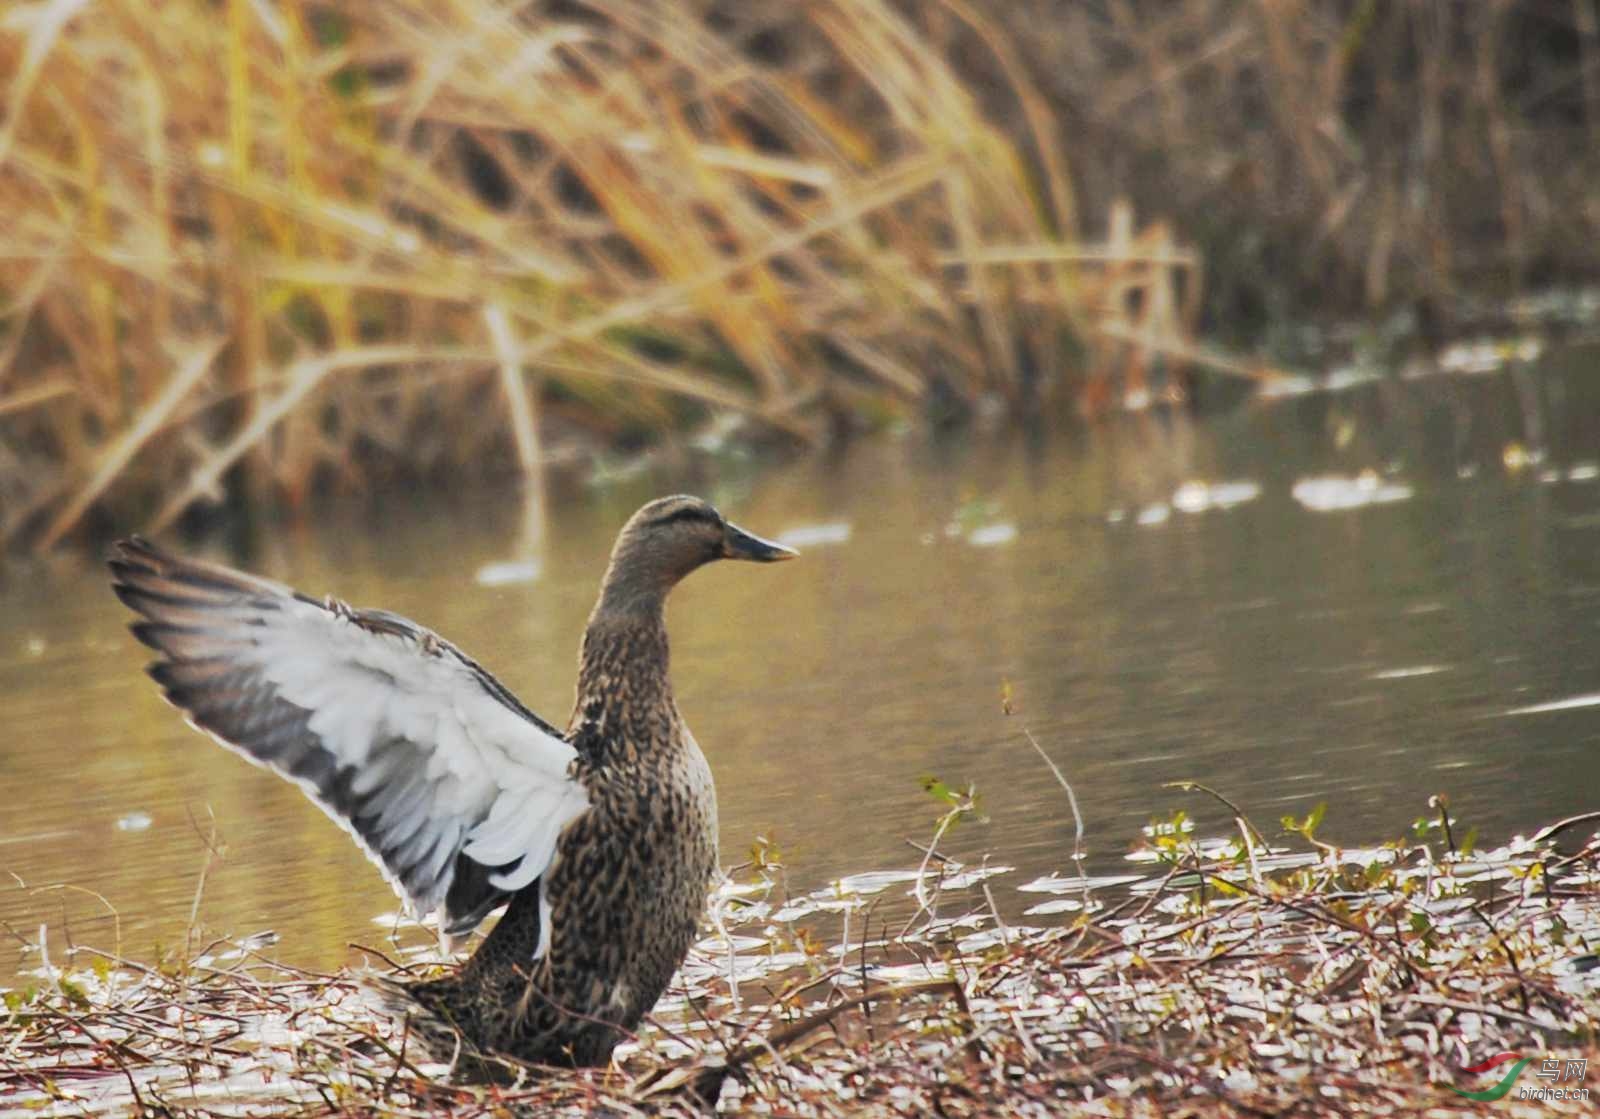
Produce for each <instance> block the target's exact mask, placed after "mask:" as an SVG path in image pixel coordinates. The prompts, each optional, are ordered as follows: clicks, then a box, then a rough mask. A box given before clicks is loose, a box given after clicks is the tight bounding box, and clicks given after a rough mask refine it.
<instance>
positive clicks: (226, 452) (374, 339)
mask: <svg viewBox="0 0 1600 1119" xmlns="http://www.w3.org/2000/svg"><path fill="white" fill-rule="evenodd" d="M1597 35H1600V32H1597V12H1596V6H1595V4H1594V3H1593V2H1592V0H1573V2H1571V3H1568V2H1565V0H1561V2H1557V0H1544V2H1539V0H1525V2H1521V3H1517V2H1513V0H1487V2H1485V3H1482V4H1460V3H1455V2H1451V0H1394V2H1386V3H1378V2H1374V0H1355V2H1336V0H1255V2H1252V3H1243V4H1240V3H1224V2H1222V0H1183V2H1179V3H1161V2H1153V0H1152V2H1143V0H1103V2H1083V3H1051V2H1044V0H1005V2H1004V3H1001V4H999V5H997V6H993V7H990V6H982V5H971V4H968V3H965V2H964V0H937V2H932V0H930V2H924V3H890V2H888V0H808V2H806V3H801V4H793V3H778V2H768V0H755V2H737V3H736V2H732V0H724V2H711V0H592V2H587V3H585V2H574V0H539V2H534V3H515V4H512V3H496V2H493V0H457V2H454V3H446V4H436V3H431V2H426V3H425V2H423V0H374V2H372V3H367V4H363V5H326V4H317V3H311V2H307V0H283V2H279V3H261V2H252V0H226V2H223V3H217V4H202V3H199V2H197V0H185V2H176V3H159V2H156V0H115V2H113V0H104V2H100V3H89V2H85V0H75V2H74V0H54V2H49V0H36V2H32V3H19V4H14V5H11V6H9V7H8V8H7V10H6V13H5V15H4V17H3V19H0V74H3V75H6V76H7V77H6V79H5V82H4V87H3V90H0V96H3V98H4V101H3V109H4V115H3V118H0V208H3V212H4V213H5V215H6V218H5V220H4V222H3V223H0V542H5V543H10V544H12V545H13V546H15V545H16V544H17V543H19V542H22V543H27V544H31V545H35V546H41V545H42V546H48V545H50V544H52V543H54V542H55V541H57V540H59V539H60V538H61V537H63V536H64V535H66V534H68V533H71V532H74V531H78V530H79V529H80V528H81V527H82V525H83V524H84V523H85V521H86V519H88V520H89V521H91V522H92V520H93V518H94V517H95V516H105V517H107V518H109V519H111V520H114V521H115V522H117V523H120V524H126V523H128V522H129V521H137V522H138V523H141V524H143V525H145V526H147V527H160V526H161V525H163V524H166V523H168V522H170V521H172V520H173V519H174V518H176V517H178V516H179V515H181V514H182V513H183V512H184V511H185V510H187V509H189V508H190V507H192V506H193V505H194V504H195V503H196V502H198V501H203V500H208V499H213V498H216V497H219V496H222V495H224V494H225V493H229V492H231V493H232V494H233V496H235V497H236V498H241V499H245V500H249V499H255V498H265V497H271V498H275V499H288V500H290V501H291V502H293V501H298V500H300V499H302V498H303V497H305V496H306V495H307V494H309V493H310V492H312V491H313V490H315V489H318V488H322V487H327V486H334V487H344V488H349V489H357V490H362V489H366V488H368V487H370V486H372V485H374V484H376V483H378V482H380V481H381V480H382V479H383V478H384V477H386V476H388V475H389V474H391V473H394V472H403V473H405V474H406V475H408V476H413V477H414V476H419V475H420V476H428V475H435V476H439V475H445V476H450V477H456V476H459V475H460V474H461V473H462V472H463V471H469V472H481V473H496V472H504V471H506V470H507V469H521V470H523V471H530V472H531V471H533V470H535V469H537V468H538V465H539V464H540V463H542V462H544V461H548V460H550V459H560V458H568V459H572V458H578V459H582V458H584V457H586V456H588V455H590V454H592V453H593V451H594V450H595V449H596V448H602V447H616V446H619V445H622V446H626V445H629V444H633V443H637V442H638V441H640V440H643V439H646V438H648V437H649V436H650V435H651V433H654V432H659V431H662V430H682V429H684V428H688V427H694V426H697V425H699V424H700V423H702V422H703V421H705V420H707V419H708V418H709V417H712V416H713V415H729V414H731V415H737V416H742V417H747V418H748V419H750V420H752V421H755V423H754V424H753V425H752V428H751V430H752V431H757V432H761V433H769V434H770V433H780V434H781V435H782V436H784V437H786V438H790V439H793V440H797V441H800V442H804V443H817V442H820V441H823V440H825V439H827V438H829V437H830V435H832V434H833V433H835V432H836V431H838V430H839V429H840V428H842V427H851V426H862V425H867V426H871V425H874V424H878V423H882V422H884V421H886V420H889V419H892V418H894V417H897V416H902V415H909V416H916V415H929V416H933V417H935V418H938V417H942V416H947V415H959V414H962V413H964V412H967V411H970V410H971V409H972V408H973V407H974V406H975V405H976V404H977V403H978V402H980V401H981V400H985V399H993V400H996V401H1000V402H1002V403H1004V404H1006V405H1008V406H1010V407H1011V408H1013V409H1015V410H1019V411H1027V412H1039V411H1041V410H1044V409H1052V408H1053V407H1054V405H1055V404H1058V403H1065V404H1067V405H1069V406H1077V407H1079V408H1080V409H1086V410H1088V411H1090V412H1094V411H1097V410H1099V409H1100V408H1102V407H1103V406H1104V405H1105V403H1106V402H1107V401H1108V400H1110V399H1112V396H1111V391H1112V389H1113V388H1115V389H1116V391H1118V392H1126V393H1128V394H1132V395H1133V396H1134V397H1135V398H1136V399H1140V400H1144V399H1153V398H1156V397H1158V396H1159V394H1160V392H1161V391H1163V390H1166V391H1168V392H1169V394H1171V395H1177V394H1179V393H1180V392H1181V390H1182V382H1181V381H1168V380H1167V378H1166V375H1167V374H1180V375H1181V374H1182V373H1183V372H1184V368H1185V366H1187V365H1188V364H1189V363H1199V365H1200V366H1201V367H1204V368H1208V369H1211V370H1217V371H1221V372H1224V373H1228V374H1232V375H1242V376H1247V377H1266V376H1270V375H1271V370H1270V369H1269V368H1268V367H1266V366H1265V365H1263V364H1262V363H1260V362H1258V361H1243V360H1238V359H1234V358H1229V357H1226V356H1222V355H1221V354H1219V353H1218V352H1216V351H1215V350H1213V349H1208V348H1206V347H1202V346H1200V345H1199V344H1198V343H1197V342H1196V341H1195V336H1196V329H1195V328H1196V324H1197V323H1198V322H1199V321H1200V317H1201V315H1202V311H1203V309H1206V311H1207V314H1206V324H1207V329H1208V332H1209V333H1210V334H1212V335H1217V334H1222V335H1226V336H1229V337H1230V338H1231V339H1233V340H1234V342H1235V348H1236V350H1238V351H1239V352H1252V351H1253V348H1254V345H1255V342H1256V341H1257V340H1258V339H1259V338H1260V337H1261V336H1262V334H1263V332H1264V330H1265V329H1266V328H1267V327H1270V326H1272V325H1273V324H1277V323H1283V322H1294V321H1298V320H1299V319H1300V318H1302V317H1304V316H1305V315H1306V313H1307V312H1308V311H1312V312H1315V313H1317V314H1328V313H1330V312H1334V313H1339V314H1349V313H1353V312H1360V311H1365V310H1372V309H1390V308H1392V307H1396V306H1401V307H1413V308H1416V309H1418V310H1420V311H1421V312H1422V314H1421V316H1420V319H1421V321H1422V323H1423V325H1424V327H1425V328H1426V329H1425V334H1426V333H1428V332H1437V330H1438V329H1440V328H1441V327H1442V328H1446V329H1447V328H1448V326H1449V325H1450V322H1451V321H1452V319H1453V318H1454V317H1455V316H1457V315H1458V314H1459V313H1460V312H1461V308H1462V307H1463V306H1465V304H1464V303H1463V300H1464V298H1465V297H1467V296H1487V297H1489V298H1490V299H1501V298H1504V297H1505V296H1507V295H1508V294H1510V293H1513V292H1515V291H1518V290H1521V289H1522V288H1524V287H1525V286H1527V285H1529V284H1531V283H1538V284H1544V283H1550V282H1567V281H1571V280H1574V279H1582V278H1586V277H1588V276H1589V275H1591V274H1592V272H1593V255H1594V254H1593V252H1592V249H1591V248H1590V246H1591V244H1592V243H1593V234H1594V225H1595V223H1596V221H1597V220H1600V200H1597V197H1596V192H1595V189H1594V187H1593V183H1594V181H1595V177H1594V175H1593V174H1592V172H1593V170H1594V168H1593V166H1592V164H1593V162H1594V151H1595V150H1596V145H1595V144H1594V143H1593V142H1592V141H1593V139H1594V136H1595V133H1596V130H1597V129H1600V70H1596V68H1595V66H1594V64H1593V63H1594V60H1595V57H1596V56H1595V51H1594V48H1595V44H1596V42H1597V41H1600V39H1597ZM1141 213H1143V214H1148V215H1150V216H1151V218H1152V219H1154V220H1151V221H1149V222H1147V223H1145V224H1141V221H1140V220H1139V218H1138V215H1139V214H1141ZM1168 219H1171V220H1170V222H1169V220H1168ZM1174 229H1176V230H1177V231H1178V232H1176V233H1175V232H1174ZM1180 234H1181V236H1180ZM1182 238H1191V239H1194V240H1197V241H1198V243H1199V246H1200V251H1194V250H1191V249H1189V248H1186V247H1185V246H1184V244H1183V243H1182ZM1202 260H1204V261H1205V264H1206V267H1205V274H1206V276H1207V277H1209V285H1208V287H1207V288H1203V287H1202V283H1201V278H1202V277H1201V267H1200V264H1201V261H1202ZM1241 343H1243V344H1241ZM1152 369H1157V370H1159V372H1161V373H1162V374H1163V376H1162V377H1159V378H1157V379H1155V380H1154V381H1152V382H1151V383H1150V384H1149V385H1147V383H1146V376H1147V373H1148V372H1149V371H1150V370H1152ZM1052 414H1054V413H1053V412H1052Z"/></svg>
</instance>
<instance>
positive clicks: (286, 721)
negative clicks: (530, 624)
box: [111, 537, 588, 935]
mask: <svg viewBox="0 0 1600 1119" xmlns="http://www.w3.org/2000/svg"><path fill="white" fill-rule="evenodd" d="M111 571H112V575H113V585H114V587H115V589H116V592H117V597H119V598H121V599H122V601H123V602H124V603H126V604H127V605H128V606H129V607H131V608H132V609H133V610H134V611H136V612H137V613H139V614H141V615H143V618H144V620H143V621H139V622H136V623H134V625H133V632H134V634H135V635H136V636H137V637H138V638H139V640H140V641H142V642H144V643H145V644H146V645H148V646H150V647H151V648H152V649H155V650H157V651H158V652H160V653H161V654H162V659H160V660H158V661H156V662H155V663H154V664H152V665H151V666H150V675H151V676H153V677H154V678H155V680H156V681H157V682H158V683H159V684H160V685H161V686H162V688H164V689H165V691H166V696H167V698H168V699H169V700H170V701H171V702H172V703H173V704H174V705H175V706H177V707H178V708H180V709H181V710H182V711H183V712H184V713H185V714H186V715H187V716H188V718H189V721H190V722H191V723H193V724H194V725H195V726H197V727H199V728H200V729H202V730H205V731H207V732H209V733H210V734H211V735H212V736H213V737H215V738H216V739H217V740H218V741H219V742H221V743H222V744H223V745H225V746H228V747H229V748H231V749H233V750H236V751H238V752H239V753H241V754H243V755H244V756H245V757H247V758H249V759H250V760H251V761H253V762H255V763H257V764H258V765H262V766H265V767H266V768H268V769H270V770H272V771H273V772H275V773H278V774H280V775H282V776H284V777H287V778H288V779H289V780H291V781H294V782H295V783H296V784H298V785H299V786H300V787H301V788H302V789H304V790H305V791H306V793H307V795H308V796H310V797H311V799H312V800H314V801H316V803H317V804H318V805H319V806H320V807H321V808H322V809H323V811H325V812H326V813H327V814H328V815H329V816H331V817H332V818H333V819H334V820H335V821H337V822H338V823H339V824H341V825H342V826H344V827H345V828H346V829H347V830H348V831H349V832H350V833H351V834H352V835H353V836H354V837H355V839H356V840H357V842H358V843H360V845H361V848H362V850H364V851H365V852H366V853H367V855H368V856H369V857H370V858H371V859H372V860H373V861H374V862H376V863H377V864H378V866H379V867H380V868H381V869H382V870H383V872H384V875H385V877H386V878H388V879H389V882H390V884H391V885H393V886H394V888H395V890H396V891H397V892H398V893H399V894H400V895H401V897H402V898H404V899H405V900H406V901H407V902H409V903H410V905H411V907H412V909H413V910H414V911H415V912H416V913H417V914H418V915H419V916H422V915H426V914H428V913H430V912H434V911H438V912H439V924H440V927H441V929H443V930H444V931H445V932H447V933H449V934H453V935H454V934H460V933H465V932H467V931H469V930H470V929H472V928H473V927H474V926H476V925H477V924H478V923H479V922H480V921H482V920H483V918H484V917H485V916H486V915H487V914H488V913H489V911H490V910H491V909H493V908H494V907H495V906H496V905H497V904H499V903H500V902H501V901H502V900H504V897H505V895H506V894H507V893H509V892H510V891H513V890H518V889H521V888H523V887H524V886H527V885H529V884H530V883H532V882H533V881H534V880H535V879H536V878H538V877H539V876H540V875H541V874H543V873H544V871H545V869H546V868H547V867H548V866H549V865H550V862H551V860H552V858H553V857H554V854H555V847H556V840H557V839H558V838H559V836H560V834H561V830H562V829H563V828H564V827H565V826H566V825H567V823H569V822H570V821H571V820H572V819H574V818H575V817H576V816H577V815H579V814H580V813H581V812H583V810H584V809H585V808H586V807H587V804H588V802H587V799H586V797H585V795H584V790H583V787H582V786H581V785H580V784H579V783H578V782H577V781H576V780H574V779H573V777H572V776H571V774H570V772H569V765H570V763H571V762H572V760H573V758H574V756H575V753H574V750H573V748H572V746H571V745H569V744H568V743H567V742H566V741H565V740H564V739H563V738H562V737H561V735H560V734H559V733H558V732H557V731H556V730H555V729H554V728H553V727H551V726H550V725H549V724H548V723H546V722H544V721H543V720H541V719H540V718H538V716H536V715H534V714H533V713H532V712H531V711H529V710H528V709H527V708H525V707H523V706H522V704H521V703H519V702H518V701H517V700H516V698H515V697H514V696H512V695H511V693H510V692H508V691H506V689H505V688H504V687H503V686H501V684H500V683H499V681H497V680H495V678H494V677H492V676H490V675H489V674H488V673H487V672H485V671H484V670H483V669H482V668H481V667H480V666H479V665H478V664H477V663H476V662H475V661H473V660H472V659H471V658H470V657H468V656H466V655H465V654H464V653H462V652H461V651H460V650H458V649H457V648H456V647H455V646H453V645H451V644H450V643H449V642H447V641H445V640H444V639H442V638H440V637H438V636H436V635H435V634H433V633H431V632H429V631H428V630H426V629H423V628H422V627H421V626H418V625H416V624H414V623H412V622H409V621H407V620H406V619H404V618H401V617H399V616H397V615H394V614H389V613H385V612H382V611H369V610H355V609H352V608H350V607H348V606H346V605H344V604H343V603H340V602H337V601H335V600H332V599H328V600H326V601H322V602H319V601H317V600H315V599H312V598H308V597H306V596H305V595H303V594H300V593H299V592H297V591H295V590H293V589H292V588H289V587H286V586H283V585H281V584H278V583H274V582H271V581H269V580H267V579H261V578H258V577H256V576H253V575H246V574H243V573H242V572H238V571H233V570H230V569H228V568H225V567H218V566H215V565H212V564H207V563H200V562H197V561H195V560H188V559H183V558H180V557H177V556H173V555H169V554H167V553H165V552H162V551H160V550H159V549H157V548H155V547H153V546H151V545H150V544H149V543H147V542H146V541H144V540H141V539H139V538H137V537H135V538H133V539H131V540H125V541H123V542H121V543H120V544H118V545H117V547H116V552H115V554H114V556H113V558H112V560H111Z"/></svg>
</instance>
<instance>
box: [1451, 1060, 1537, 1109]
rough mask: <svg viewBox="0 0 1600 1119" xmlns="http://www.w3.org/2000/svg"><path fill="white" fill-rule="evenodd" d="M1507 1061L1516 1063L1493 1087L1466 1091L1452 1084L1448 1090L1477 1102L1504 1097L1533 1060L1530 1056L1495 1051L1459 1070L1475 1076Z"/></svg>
mask: <svg viewBox="0 0 1600 1119" xmlns="http://www.w3.org/2000/svg"><path fill="white" fill-rule="evenodd" d="M1507 1061H1515V1062H1517V1063H1516V1064H1514V1065H1512V1066H1511V1069H1510V1071H1509V1072H1507V1073H1506V1074H1505V1075H1504V1076H1502V1077H1501V1078H1500V1083H1498V1084H1496V1085H1495V1086H1494V1087H1493V1088H1488V1089H1486V1090H1484V1091H1482V1092H1466V1091H1463V1090H1462V1089H1460V1088H1457V1087H1456V1086H1455V1085H1453V1084H1452V1085H1450V1090H1451V1091H1452V1092H1454V1093H1455V1094H1456V1095H1458V1096H1465V1097H1467V1099H1469V1100H1477V1101H1478V1102H1479V1103H1492V1102H1493V1101H1495V1100H1498V1099H1504V1098H1505V1095H1506V1093H1507V1092H1509V1091H1511V1088H1512V1086H1513V1085H1514V1084H1516V1082H1517V1077H1519V1076H1521V1075H1522V1070H1523V1069H1525V1068H1527V1067H1528V1065H1529V1064H1530V1063H1531V1062H1532V1061H1533V1058H1532V1057H1524V1056H1523V1055H1522V1054H1521V1053H1496V1054H1495V1055H1494V1056H1492V1057H1490V1058H1489V1059H1488V1060H1487V1061H1480V1062H1478V1063H1477V1064H1475V1065H1472V1066H1470V1067H1468V1068H1464V1069H1462V1070H1461V1071H1462V1072H1470V1073H1472V1074H1473V1075H1474V1076H1476V1075H1477V1074H1478V1073H1481V1072H1488V1071H1489V1070H1490V1069H1492V1068H1499V1067H1500V1066H1501V1065H1503V1064H1505V1063H1506V1062H1507Z"/></svg>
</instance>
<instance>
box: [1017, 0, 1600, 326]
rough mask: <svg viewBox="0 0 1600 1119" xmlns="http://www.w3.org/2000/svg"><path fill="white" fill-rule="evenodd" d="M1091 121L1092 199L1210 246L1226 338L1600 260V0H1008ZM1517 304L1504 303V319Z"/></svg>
mask: <svg viewBox="0 0 1600 1119" xmlns="http://www.w3.org/2000/svg"><path fill="white" fill-rule="evenodd" d="M991 11H992V12H993V13H994V18H996V19H997V20H1000V21H1001V22H1003V23H1004V24H1006V25H1007V26H1010V27H1014V28H1019V29H1022V28H1026V29H1028V31H1029V34H1027V35H1026V36H1019V37H1018V46H1019V49H1020V50H1021V51H1022V53H1023V54H1024V56H1025V57H1026V58H1027V60H1028V61H1029V63H1030V64H1032V66H1033V67H1034V70H1035V71H1036V72H1037V73H1038V75H1039V79H1040V83H1041V87H1042V91H1043V92H1044V94H1045V95H1046V97H1047V98H1048V100H1049V101H1050V103H1051V104H1052V105H1053V106H1055V107H1056V109H1057V111H1058V112H1059V114H1060V116H1061V118H1062V119H1063V120H1064V121H1065V122H1067V123H1069V124H1070V126H1071V129H1072V136H1073V141H1074V144H1073V154H1074V164H1073V173H1074V177H1075V180H1076V184H1077V186H1078V188H1079V191H1080V197H1081V200H1082V207H1083V210H1084V212H1085V213H1088V214H1097V213H1099V212H1101V211H1102V210H1103V209H1104V207H1105V206H1106V205H1107V204H1108V202H1109V200H1111V199H1114V198H1118V197H1123V196H1127V197H1128V198H1130V199H1131V201H1133V202H1134V203H1135V204H1137V205H1138V206H1140V207H1141V208H1142V209H1145V210H1150V209H1152V208H1157V209H1158V210H1159V212H1160V213H1161V214H1162V215H1163V216H1165V217H1168V218H1170V219H1171V220H1172V221H1174V222H1175V223H1176V224H1177V225H1178V226H1179V227H1180V228H1181V229H1182V230H1183V232H1184V235H1185V236H1186V237H1187V238H1189V239H1190V240H1191V241H1193V242H1195V243H1196V244H1197V246H1198V248H1199V249H1200V251H1201V252H1202V253H1203V255H1204V257H1205V260H1206V265H1207V275H1208V279H1209V281H1210V282H1209V283H1208V285H1207V289H1206V307H1205V319H1206V322H1207V324H1208V326H1209V327H1210V331H1209V332H1210V333H1213V334H1216V333H1222V334H1224V335H1225V336H1228V337H1230V338H1232V339H1234V340H1236V341H1237V340H1243V339H1249V340H1250V341H1251V342H1255V341H1258V340H1259V339H1260V338H1261V337H1262V336H1263V334H1265V333H1268V332H1271V331H1274V330H1277V331H1281V332H1283V333H1289V332H1290V331H1289V330H1285V329H1284V328H1286V327H1288V328H1295V327H1300V326H1303V325H1304V324H1305V323H1306V322H1307V321H1322V322H1328V321H1337V320H1338V319H1341V318H1342V319H1348V318H1350V317H1355V316H1363V315H1372V314H1374V313H1378V314H1390V313H1394V312H1396V311H1399V310H1402V309H1414V310H1415V311H1416V312H1417V317H1418V318H1419V319H1420V320H1421V324H1420V331H1421V333H1422V334H1423V335H1424V336H1428V335H1430V334H1431V335H1435V336H1448V335H1450V334H1452V333H1455V332H1456V331H1459V330H1460V329H1461V328H1462V325H1463V319H1464V318H1465V315H1466V313H1467V312H1469V311H1470V310H1471V308H1470V307H1464V306H1463V305H1464V304H1468V305H1473V306H1479V307H1481V306H1485V305H1486V306H1489V307H1498V306H1503V305H1504V304H1505V303H1506V302H1507V301H1509V300H1511V299H1514V298H1515V297H1516V296H1518V295H1519V294H1522V293H1525V292H1527V291H1530V290H1542V289H1548V288H1552V287H1557V288H1559V287H1563V286H1570V285H1586V284H1593V283H1595V282H1596V280H1597V279H1600V252H1597V250H1596V245H1597V244H1600V4H1597V3H1596V2H1595V0H1470V2H1462V0H1243V2H1241V0H1083V2H1080V3H1071V4H1063V3H1059V2H1057V0H995V3H994V5H993V7H992V8H991ZM1503 317H1504V316H1502V318H1503Z"/></svg>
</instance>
